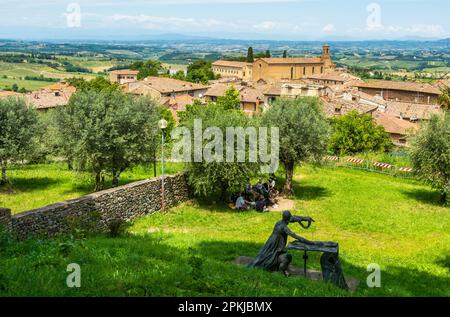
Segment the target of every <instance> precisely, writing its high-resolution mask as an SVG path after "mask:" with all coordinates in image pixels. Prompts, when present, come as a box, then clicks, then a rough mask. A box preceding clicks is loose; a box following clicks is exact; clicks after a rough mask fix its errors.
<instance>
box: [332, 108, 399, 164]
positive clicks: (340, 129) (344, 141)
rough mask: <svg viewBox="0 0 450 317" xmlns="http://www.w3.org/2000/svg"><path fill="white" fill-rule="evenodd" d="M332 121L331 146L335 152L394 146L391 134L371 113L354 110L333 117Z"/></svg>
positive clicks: (378, 149)
mask: <svg viewBox="0 0 450 317" xmlns="http://www.w3.org/2000/svg"><path fill="white" fill-rule="evenodd" d="M331 123H332V128H333V133H332V135H331V139H330V145H329V147H330V150H331V151H332V152H333V153H335V154H340V155H347V154H355V153H366V152H378V151H387V150H389V149H391V148H392V142H391V140H390V138H389V135H388V134H387V133H386V132H385V131H384V128H383V127H382V126H378V125H377V124H376V123H375V120H374V118H373V117H372V116H371V115H369V114H359V113H358V112H356V111H352V112H350V113H348V114H346V115H344V116H342V117H337V118H333V119H331Z"/></svg>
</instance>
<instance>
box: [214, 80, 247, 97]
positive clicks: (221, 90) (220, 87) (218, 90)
mask: <svg viewBox="0 0 450 317" xmlns="http://www.w3.org/2000/svg"><path fill="white" fill-rule="evenodd" d="M232 86H233V87H234V88H235V89H236V90H237V91H239V90H241V88H242V86H241V85H235V84H223V83H219V84H214V85H212V86H211V87H209V88H208V90H207V91H206V92H205V96H208V97H220V96H223V95H225V92H226V91H227V90H228V88H230V87H232Z"/></svg>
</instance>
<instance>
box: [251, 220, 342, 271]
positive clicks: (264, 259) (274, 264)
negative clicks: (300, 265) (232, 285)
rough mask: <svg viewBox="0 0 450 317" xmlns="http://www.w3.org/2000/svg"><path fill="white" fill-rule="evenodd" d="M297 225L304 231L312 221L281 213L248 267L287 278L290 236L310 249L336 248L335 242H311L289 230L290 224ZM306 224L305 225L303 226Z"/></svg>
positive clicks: (289, 261)
mask: <svg viewBox="0 0 450 317" xmlns="http://www.w3.org/2000/svg"><path fill="white" fill-rule="evenodd" d="M295 222H296V223H298V224H299V225H301V226H302V227H303V228H304V229H308V228H309V227H310V226H311V223H312V222H314V219H312V218H311V217H301V216H292V214H291V213H290V212H289V211H284V212H283V219H282V220H281V221H279V222H277V223H276V225H275V227H274V229H273V232H272V235H271V236H270V237H269V239H268V240H267V242H266V243H265V244H264V246H263V247H262V249H261V251H259V253H258V255H257V256H256V258H255V260H254V261H253V262H252V263H250V264H249V267H261V268H264V269H266V270H269V271H281V272H283V273H284V274H285V275H286V276H289V272H288V267H289V264H290V263H291V262H292V255H290V254H289V253H287V250H286V245H287V237H288V236H291V237H292V238H294V239H296V240H297V241H298V242H299V243H302V244H304V245H308V246H311V247H325V248H326V247H337V243H335V242H313V241H309V240H307V239H305V238H303V237H300V236H298V235H297V234H295V233H294V232H292V231H291V229H289V227H288V225H289V224H290V223H295ZM304 222H307V224H304Z"/></svg>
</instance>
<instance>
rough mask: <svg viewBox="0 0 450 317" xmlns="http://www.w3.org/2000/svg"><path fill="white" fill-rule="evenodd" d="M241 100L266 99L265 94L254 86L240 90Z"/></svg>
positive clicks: (254, 101) (255, 101)
mask: <svg viewBox="0 0 450 317" xmlns="http://www.w3.org/2000/svg"><path fill="white" fill-rule="evenodd" d="M240 95H241V102H253V103H257V102H261V101H263V100H264V95H263V94H262V93H261V92H260V91H258V90H257V89H255V88H253V87H243V88H242V89H241V90H240Z"/></svg>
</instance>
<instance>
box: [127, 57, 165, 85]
mask: <svg viewBox="0 0 450 317" xmlns="http://www.w3.org/2000/svg"><path fill="white" fill-rule="evenodd" d="M130 69H133V70H137V71H139V73H138V76H137V78H138V79H139V80H141V79H144V78H145V77H149V76H158V75H159V74H160V72H162V71H164V67H163V66H162V64H161V62H159V61H155V60H152V59H149V60H148V61H145V62H143V61H138V62H134V63H133V64H131V66H130Z"/></svg>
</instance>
